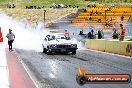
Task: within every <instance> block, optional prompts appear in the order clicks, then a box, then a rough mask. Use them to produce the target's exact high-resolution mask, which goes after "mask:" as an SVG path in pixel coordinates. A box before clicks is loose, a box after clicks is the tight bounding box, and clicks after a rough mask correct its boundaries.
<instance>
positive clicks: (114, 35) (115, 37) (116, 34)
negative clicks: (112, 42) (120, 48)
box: [112, 30, 119, 39]
mask: <svg viewBox="0 0 132 88" xmlns="http://www.w3.org/2000/svg"><path fill="white" fill-rule="evenodd" d="M118 36H119V34H118V33H117V31H116V30H114V33H113V35H112V37H113V39H118Z"/></svg>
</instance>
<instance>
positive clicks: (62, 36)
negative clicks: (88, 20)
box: [49, 34, 71, 40]
mask: <svg viewBox="0 0 132 88" xmlns="http://www.w3.org/2000/svg"><path fill="white" fill-rule="evenodd" d="M49 38H50V40H55V39H66V40H70V39H71V38H70V36H65V35H64V34H58V35H51V36H50V37H49Z"/></svg>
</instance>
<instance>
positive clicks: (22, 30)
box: [0, 13, 49, 52]
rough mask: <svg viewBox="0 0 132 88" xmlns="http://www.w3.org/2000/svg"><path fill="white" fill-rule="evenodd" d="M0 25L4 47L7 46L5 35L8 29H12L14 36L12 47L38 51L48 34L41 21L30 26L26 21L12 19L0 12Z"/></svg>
mask: <svg viewBox="0 0 132 88" xmlns="http://www.w3.org/2000/svg"><path fill="white" fill-rule="evenodd" d="M0 27H1V29H2V33H3V38H4V43H5V45H6V47H8V43H7V41H8V40H7V38H6V35H7V33H8V31H9V29H12V32H13V33H14V34H15V36H16V38H15V40H14V43H13V48H19V49H25V50H35V51H38V52H40V51H41V50H42V42H43V39H44V37H45V36H46V35H47V34H49V32H48V30H46V29H43V24H42V23H38V25H37V26H36V27H35V28H31V27H30V26H27V24H26V23H24V22H20V21H16V20H13V18H11V17H9V16H7V15H5V14H3V13H1V14H0Z"/></svg>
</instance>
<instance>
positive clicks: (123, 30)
mask: <svg viewBox="0 0 132 88" xmlns="http://www.w3.org/2000/svg"><path fill="white" fill-rule="evenodd" d="M120 27H121V31H120V41H123V40H124V37H125V29H124V27H123V25H122V24H120Z"/></svg>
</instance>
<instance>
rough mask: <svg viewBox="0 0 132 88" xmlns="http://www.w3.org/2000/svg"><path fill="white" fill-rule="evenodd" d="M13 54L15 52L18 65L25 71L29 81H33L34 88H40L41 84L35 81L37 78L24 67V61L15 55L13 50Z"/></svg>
mask: <svg viewBox="0 0 132 88" xmlns="http://www.w3.org/2000/svg"><path fill="white" fill-rule="evenodd" d="M14 52H15V55H16V56H17V59H18V60H19V61H20V63H21V64H22V66H23V67H24V69H25V71H26V72H27V74H28V75H29V77H30V79H31V80H32V81H33V83H34V85H35V86H36V88H42V86H41V84H40V83H39V82H38V81H37V78H36V77H35V76H34V75H33V73H32V72H31V71H30V69H29V68H28V67H27V66H26V64H25V63H24V61H23V60H22V59H21V58H20V56H18V55H17V53H16V51H15V50H14Z"/></svg>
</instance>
